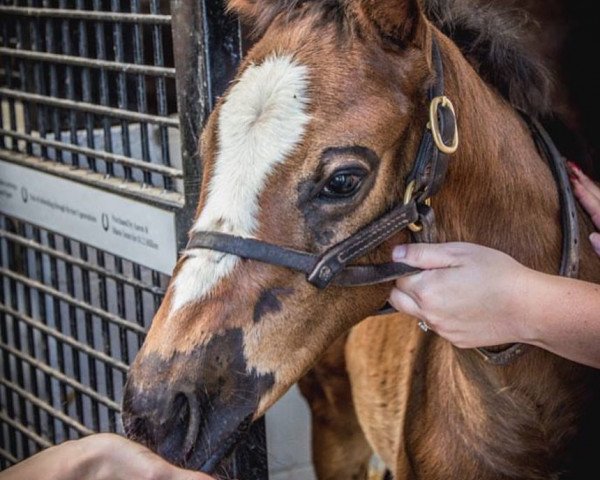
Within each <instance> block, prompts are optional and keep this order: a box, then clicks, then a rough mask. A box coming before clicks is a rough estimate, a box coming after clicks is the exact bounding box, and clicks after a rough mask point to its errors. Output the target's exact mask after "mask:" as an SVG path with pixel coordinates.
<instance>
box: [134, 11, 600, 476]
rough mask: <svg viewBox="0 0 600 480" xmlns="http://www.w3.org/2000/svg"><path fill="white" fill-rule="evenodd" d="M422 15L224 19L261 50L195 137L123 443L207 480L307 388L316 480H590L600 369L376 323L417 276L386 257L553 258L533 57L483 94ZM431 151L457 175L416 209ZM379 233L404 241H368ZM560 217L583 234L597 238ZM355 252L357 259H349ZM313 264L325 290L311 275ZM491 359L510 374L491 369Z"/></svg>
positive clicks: (477, 79)
mask: <svg viewBox="0 0 600 480" xmlns="http://www.w3.org/2000/svg"><path fill="white" fill-rule="evenodd" d="M428 3H430V2H425V6H424V5H422V4H421V3H420V2H419V1H418V0H346V1H337V0H307V1H297V0H281V1H275V0H230V1H229V4H228V6H229V8H230V10H231V11H232V12H235V13H236V14H238V15H240V16H241V17H242V18H244V19H245V20H246V21H247V22H250V23H251V24H252V25H253V26H254V29H255V32H256V35H257V38H258V40H257V41H256V43H255V44H254V46H253V47H252V49H251V50H250V51H249V52H248V54H247V55H246V57H245V59H244V60H243V62H242V63H241V65H240V68H239V71H238V74H237V76H236V78H235V80H234V81H233V82H232V84H231V86H230V88H229V89H228V91H227V92H226V93H225V94H224V95H223V97H222V98H221V99H220V100H219V102H218V103H217V105H216V107H215V109H214V111H213V112H212V114H211V115H210V117H209V119H208V121H207V123H206V125H205V127H204V128H203V131H202V136H201V142H200V149H201V155H202V158H203V159H204V171H203V181H202V188H201V192H200V194H201V195H200V200H199V204H198V209H197V215H196V219H195V221H194V224H193V226H192V228H191V230H190V245H189V246H188V248H187V249H186V250H185V251H184V252H183V254H182V255H181V257H180V259H179V260H178V263H177V265H176V267H175V269H174V271H173V276H172V279H171V282H170V285H169V288H168V290H167V293H166V295H165V297H164V300H163V302H162V303H161V305H160V308H159V309H158V311H157V313H156V315H155V317H154V319H153V322H152V324H151V328H150V330H149V332H148V334H147V337H146V339H145V341H144V343H143V345H142V348H141V350H140V352H139V353H138V355H137V356H136V358H135V361H134V362H133V364H132V366H131V369H130V372H129V375H128V378H127V382H126V385H125V392H124V397H123V424H124V428H125V431H126V433H127V435H128V436H129V437H130V438H132V439H134V440H137V441H140V442H142V443H144V444H146V445H147V446H149V447H150V448H152V449H153V450H154V451H156V452H158V453H159V454H160V455H162V456H163V457H165V458H166V459H168V460H170V461H171V462H173V463H175V464H178V465H181V466H185V467H187V468H192V469H200V470H202V471H206V472H212V471H214V470H215V469H216V467H217V466H218V465H219V463H220V462H222V461H223V460H224V459H225V458H226V457H227V455H228V454H229V453H230V451H231V449H232V448H233V447H234V446H235V443H236V442H237V441H238V440H239V438H240V436H241V435H243V432H245V431H246V430H247V427H248V425H249V423H250V422H252V421H254V420H256V419H258V418H260V417H261V416H262V415H264V414H265V412H266V411H267V410H268V409H269V407H270V406H272V405H273V404H274V403H275V402H276V401H277V400H278V399H279V398H280V397H281V396H282V395H283V394H284V393H285V392H286V391H287V390H288V389H289V388H290V387H291V386H292V385H293V384H295V383H296V382H298V381H300V386H301V388H302V391H303V392H304V393H305V394H306V395H307V399H308V400H309V403H310V405H311V410H312V413H313V428H314V432H313V435H314V436H313V438H314V441H315V443H316V444H317V447H316V449H317V450H318V449H319V448H322V449H323V450H324V452H322V454H321V455H320V456H319V455H316V456H315V464H316V470H317V474H318V477H319V478H320V479H325V478H330V479H334V478H335V479H351V478H364V475H365V472H366V468H367V467H366V465H367V463H368V461H369V459H370V457H371V455H372V454H373V453H376V454H377V455H378V456H379V457H380V458H381V459H382V461H383V462H384V463H385V465H386V466H387V468H388V469H389V470H390V472H391V474H392V475H393V477H394V478H396V479H409V478H426V479H442V478H444V479H446V478H477V479H501V478H507V479H508V478H512V479H514V478H527V479H542V478H543V479H558V478H585V473H584V472H587V471H590V470H589V469H591V468H592V467H593V465H594V463H595V462H594V448H593V446H592V445H593V444H594V442H593V438H594V437H593V435H594V433H595V431H597V429H598V427H599V426H600V419H599V418H598V414H597V413H596V411H595V409H594V408H593V406H594V404H595V405H597V404H598V403H597V402H598V392H599V390H600V389H598V385H599V383H598V381H599V378H598V371H597V370H595V369H593V368H590V367H586V366H584V365H580V364H577V363H574V362H571V361H569V360H567V359H564V358H561V357H559V356H557V355H554V354H552V353H550V352H547V351H545V350H543V349H540V348H537V347H533V346H529V347H528V348H517V349H516V350H515V349H514V347H519V345H503V346H497V347H495V348H493V349H490V350H488V351H487V353H485V355H483V354H482V351H480V350H477V349H461V348H458V347H456V346H453V345H452V344H450V343H449V342H447V341H446V340H444V339H443V338H441V337H439V336H437V335H436V334H435V333H433V332H424V331H422V330H421V329H420V328H419V326H418V324H417V321H416V320H414V319H411V318H408V317H406V316H403V315H401V314H398V313H395V314H394V313H391V314H386V315H375V314H376V313H378V312H380V311H381V308H382V307H383V306H385V304H386V301H387V298H388V297H389V293H390V291H391V288H392V287H393V278H394V275H397V274H402V273H404V274H406V273H409V271H408V270H406V269H404V270H403V267H402V265H401V264H399V265H395V264H393V265H392V264H390V263H389V262H390V258H391V251H392V248H393V246H394V245H396V244H398V243H405V242H408V241H412V240H413V239H419V238H420V239H421V240H427V238H425V237H424V231H428V232H432V231H434V230H435V232H436V234H435V241H439V242H447V241H455V240H460V241H469V242H474V243H479V244H482V245H486V246H489V247H493V248H496V249H499V250H502V251H504V252H506V253H508V254H510V255H511V256H513V257H514V258H516V259H517V260H518V261H519V262H521V263H523V264H525V265H527V266H529V267H531V268H534V269H536V270H540V271H544V272H548V273H557V272H558V271H559V264H560V263H561V258H562V259H564V256H563V255H562V244H563V237H564V236H565V235H566V233H564V232H563V229H562V226H561V222H560V221H559V219H560V217H561V213H560V212H561V211H562V210H563V209H561V200H560V197H559V193H558V192H557V187H556V184H555V178H554V176H553V174H552V172H551V169H550V168H549V166H548V163H547V159H546V158H545V156H544V155H543V154H542V152H541V150H542V149H541V148H540V146H539V144H537V143H536V141H535V140H534V137H533V136H532V134H531V132H532V125H531V121H529V120H528V117H524V116H523V114H522V113H521V112H520V110H526V111H528V112H529V114H530V115H535V114H541V113H543V111H544V109H545V108H546V107H548V105H547V103H548V102H547V98H546V93H547V87H548V85H549V82H547V81H546V80H547V78H546V76H545V73H544V70H543V68H541V67H540V66H539V65H538V64H537V63H536V62H535V61H534V60H532V59H529V58H528V57H527V56H526V55H525V56H520V57H518V58H516V59H515V58H513V60H516V61H515V63H514V64H513V65H512V70H510V71H507V72H505V74H504V75H502V74H501V70H494V71H491V72H489V73H492V75H489V76H486V75H485V71H484V70H482V69H479V70H478V69H476V68H475V67H474V65H473V64H472V63H471V62H469V60H468V59H467V58H466V57H465V54H463V52H461V50H460V49H459V47H458V46H457V44H456V43H455V42H454V41H453V40H452V39H451V38H449V37H448V36H446V35H445V34H444V33H443V32H442V31H441V30H440V29H439V28H437V27H436V25H435V24H434V23H433V22H432V21H431V20H430V19H429V18H428V16H427V14H426V13H429V12H426V10H425V8H427V7H426V5H427V4H428ZM430 16H431V15H430ZM509 47H510V45H509ZM504 58H505V57H504ZM505 66H506V65H505ZM442 78H443V86H441V83H442V82H441V80H442ZM532 79H533V80H534V81H535V83H533V84H532V83H531V80H532ZM503 85H504V86H507V85H508V86H509V87H510V88H508V90H506V91H503V89H502V86H503ZM440 89H441V90H442V92H443V95H442V96H441V97H443V99H441V100H440V98H441V97H440V96H437V97H435V98H433V99H432V98H431V93H432V92H437V93H440V92H439V90H440ZM436 98H437V99H438V100H437V101H436V102H437V103H436V102H434V100H435V99H436ZM434 103H435V105H434ZM432 105H433V107H432ZM515 107H518V108H515ZM432 112H433V113H432ZM533 121H535V120H533ZM428 124H429V126H427V125H428ZM434 131H435V133H436V134H437V135H436V136H435V138H434V143H431V142H432V140H430V141H429V143H428V145H429V147H428V148H429V150H430V151H431V152H433V153H432V155H434V157H435V158H438V159H439V158H442V156H441V155H442V153H440V152H442V151H443V156H444V157H443V158H445V159H446V160H447V161H446V162H445V163H444V162H442V163H444V165H446V167H447V170H446V171H444V172H443V175H441V177H443V182H441V183H440V184H439V185H438V187H439V188H436V189H435V192H434V193H435V194H434V195H431V196H430V197H428V198H422V200H423V202H421V203H420V204H419V209H420V210H419V212H420V213H419V212H417V211H416V209H415V208H416V206H415V202H414V200H413V199H414V197H415V196H417V195H418V194H419V192H418V191H416V190H414V188H415V185H414V184H413V186H412V187H410V188H409V186H410V185H409V184H407V182H406V181H405V180H406V179H407V177H410V176H411V175H412V173H413V172H414V163H415V158H422V156H421V155H420V154H419V152H420V151H421V147H422V145H423V138H425V136H427V138H429V137H430V136H432V135H433V133H434ZM424 132H429V133H424ZM459 139H460V140H459ZM434 144H435V148H434V147H432V145H434ZM438 150H439V151H438ZM417 163H419V162H417ZM426 166H428V165H426ZM429 166H430V165H429ZM419 172H420V173H421V174H422V175H424V176H425V177H426V178H429V179H430V182H429V184H428V185H429V186H431V178H432V177H433V175H432V172H431V171H429V170H428V169H427V168H425V169H420V170H419ZM431 192H433V190H429V191H428V192H426V193H431ZM423 196H425V195H421V197H423ZM404 200H406V201H404ZM432 212H435V229H433V228H429V227H430V226H431V225H432V222H431V221H430V220H431V213H432ZM416 213H418V214H419V215H418V217H417V218H418V219H417V220H415V214H416ZM390 216H391V217H393V220H394V222H400V223H401V224H402V226H403V227H412V228H411V230H410V231H409V230H408V229H404V228H403V229H402V230H401V231H396V230H392V231H391V232H392V234H391V236H389V237H385V238H383V237H381V235H379V233H380V227H381V225H382V223H381V221H380V220H381V219H382V218H383V219H384V220H386V219H387V220H386V223H385V226H386V227H385V228H387V225H388V224H390V222H391V220H390V218H391V217H390ZM573 216H575V217H576V225H577V227H578V228H579V229H580V230H581V237H582V238H583V237H584V235H585V234H588V233H589V232H591V231H592V229H593V226H592V225H591V222H590V221H589V219H588V218H587V217H586V216H585V214H584V213H583V212H582V211H581V210H580V209H578V210H577V212H576V214H574V215H573ZM392 223H393V222H392ZM373 225H375V226H377V228H375V229H374V228H371V227H372V226H373ZM424 227H428V228H424ZM207 232H208V233H207ZM200 235H203V237H202V238H203V240H202V241H201V242H198V241H196V242H195V240H197V239H198V238H200V237H199V236H200ZM357 237H360V239H362V240H364V239H368V240H369V242H368V243H369V245H367V246H369V248H368V249H363V248H362V247H363V246H365V245H364V242H363V244H361V248H360V249H355V250H354V251H353V252H352V254H349V251H348V249H347V248H345V247H347V246H348V241H349V239H350V240H352V241H351V242H350V244H351V246H356V245H357V244H356V242H354V241H355V240H356V238H357ZM380 237H381V238H380ZM432 237H433V235H432ZM382 238H383V239H382ZM565 238H566V237H565ZM371 240H372V241H371ZM352 242H354V243H352ZM233 243H235V249H234V248H233V247H231V245H232V244H233ZM340 246H341V247H344V248H341V250H339V251H342V252H343V253H344V254H348V257H349V258H350V259H351V262H350V263H351V264H350V265H342V266H341V267H340V268H342V270H341V277H343V278H341V280H339V278H340V277H337V278H338V280H339V281H338V282H337V283H336V281H335V280H336V279H335V278H333V276H332V271H331V269H335V268H337V267H339V265H336V264H335V262H333V263H331V260H332V259H333V260H335V258H337V257H331V256H328V253H329V252H331V250H332V248H333V249H335V248H338V247H340ZM373 246H374V247H373ZM371 247H373V248H371ZM578 248H579V249H580V268H579V270H578V273H577V276H578V278H581V279H583V280H587V281H592V282H600V259H598V258H597V256H596V255H595V254H594V252H593V251H592V249H591V246H590V245H588V244H587V242H580V244H579V245H578ZM228 249H229V250H228ZM242 250H243V251H244V252H245V253H244V254H242ZM232 252H238V253H237V254H236V253H232ZM290 258H292V260H290ZM315 258H317V259H318V260H319V261H318V262H317V264H316V265H317V266H319V267H327V268H330V267H331V268H330V270H329V271H327V269H325V268H319V269H318V270H314V271H311V270H312V268H309V269H308V270H309V271H308V272H305V271H304V270H306V268H304V267H306V266H307V265H309V264H310V267H312V266H315V263H314V262H313V260H314V259H315ZM321 259H325V260H327V261H328V262H326V263H325V264H322V263H321V262H320V260H321ZM277 262H279V264H273V263H277ZM282 265H285V266H282ZM303 269H304V270H303ZM315 272H316V274H315ZM374 272H375V273H374ZM382 272H383V273H382ZM385 272H388V273H389V272H391V273H392V275H388V276H385V275H384V274H385ZM306 273H309V274H308V276H307V275H306ZM337 273H340V272H337ZM380 274H381V275H380ZM378 275H379V276H378ZM367 277H368V278H370V279H371V280H373V279H375V280H377V281H361V279H362V280H364V279H365V278H367ZM384 277H385V278H384ZM357 279H358V280H357ZM382 279H383V280H382ZM379 280H382V281H379ZM565 321H568V319H565ZM521 347H522V346H521ZM503 352H511V355H510V357H509V361H507V362H499V363H500V364H497V363H498V362H494V361H490V359H493V358H495V357H494V355H502V354H503ZM513 353H514V354H513ZM325 455H327V457H328V459H326V458H324V457H325ZM591 471H593V470H591Z"/></svg>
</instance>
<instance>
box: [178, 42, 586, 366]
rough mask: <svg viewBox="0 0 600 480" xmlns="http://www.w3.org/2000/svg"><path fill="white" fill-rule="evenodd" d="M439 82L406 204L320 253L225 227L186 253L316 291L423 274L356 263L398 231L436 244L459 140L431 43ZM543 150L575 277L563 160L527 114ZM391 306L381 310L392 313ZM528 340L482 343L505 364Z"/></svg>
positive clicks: (573, 222) (195, 238) (432, 91)
mask: <svg viewBox="0 0 600 480" xmlns="http://www.w3.org/2000/svg"><path fill="white" fill-rule="evenodd" d="M432 60H433V65H434V70H435V80H434V83H433V85H432V86H431V87H430V88H429V90H428V94H427V96H428V100H429V104H430V107H429V122H428V124H427V128H426V129H425V131H424V133H423V136H422V138H421V142H420V144H419V149H418V151H417V155H416V158H415V162H414V165H413V169H412V171H411V172H410V173H409V175H408V176H407V178H406V185H407V187H406V189H405V195H404V201H403V202H402V204H401V205H399V206H397V207H395V208H394V209H392V210H391V211H389V212H388V213H386V214H384V215H383V216H382V217H380V218H378V219H377V220H375V221H374V222H372V223H371V224H369V225H367V226H366V227H364V228H362V229H361V230H359V231H358V232H357V233H355V234H354V235H352V236H350V237H349V238H347V239H346V240H343V241H342V242H340V243H338V244H336V245H334V246H333V247H331V248H329V249H328V250H327V251H325V252H324V253H323V254H321V255H317V254H313V253H309V252H303V251H298V250H294V249H290V248H286V247H281V246H279V245H274V244H271V243H268V242H263V241H261V240H257V239H253V238H244V237H238V236H234V235H229V234H225V233H219V232H194V233H193V234H192V235H191V237H190V240H189V243H188V245H187V250H191V249H198V248H200V249H209V250H215V251H219V252H222V253H227V254H231V255H236V256H238V257H241V258H246V259H251V260H256V261H259V262H263V263H268V264H271V265H277V266H281V267H285V268H289V269H292V270H296V271H299V272H303V273H305V274H306V275H307V281H308V282H310V283H311V284H312V285H314V286H315V287H317V288H320V289H324V288H327V287H328V286H330V285H335V286H340V287H354V286H363V285H373V284H379V283H384V282H389V281H392V280H394V279H397V278H400V277H402V276H404V275H409V274H413V273H417V272H419V271H421V270H420V269H418V268H414V267H411V266H408V265H406V264H403V263H399V262H390V263H383V264H366V265H365V264H360V265H351V263H352V262H353V261H354V260H357V259H359V258H361V257H364V256H365V255H366V254H367V253H369V252H371V251H373V250H374V249H376V248H377V247H378V246H380V245H381V244H382V243H384V242H385V241H386V240H389V239H390V238H392V237H393V236H394V235H396V234H398V233H399V232H401V231H403V230H405V229H410V231H411V232H412V236H413V239H414V240H415V241H418V242H433V241H436V230H435V217H434V212H433V210H432V208H431V206H430V200H429V199H430V198H431V197H432V196H433V195H435V194H436V193H437V192H438V191H439V189H440V188H441V186H442V184H443V181H444V178H445V176H446V171H447V168H448V155H450V154H452V153H454V152H456V150H457V148H458V143H459V136H458V126H457V122H456V114H455V111H454V106H453V105H452V102H451V101H450V100H449V99H448V98H447V97H446V96H445V95H444V74H443V64H442V57H441V54H440V50H439V46H438V44H437V41H436V40H435V39H433V42H432ZM524 118H525V121H526V122H527V123H528V125H529V127H530V129H531V131H532V134H533V137H534V139H535V141H536V144H537V146H538V149H539V150H540V152H541V153H542V154H543V155H544V156H545V157H546V158H547V159H548V161H549V164H550V168H551V170H552V173H553V174H554V177H555V180H556V182H557V184H558V186H559V195H560V203H561V214H562V226H563V232H564V234H563V256H562V261H561V269H560V274H561V275H563V276H575V275H576V274H577V271H578V258H579V251H578V237H579V232H578V223H577V215H576V207H575V200H574V197H573V193H572V191H571V187H570V183H569V178H568V174H567V171H566V168H565V164H564V161H563V159H562V157H561V156H560V154H559V153H558V150H557V149H556V147H555V145H554V144H553V143H552V140H551V139H550V137H549V135H548V134H547V133H546V131H545V130H544V129H543V127H542V126H541V125H540V124H539V122H537V121H536V120H533V119H531V118H529V117H527V116H525V115H524ZM392 311H394V310H393V309H387V310H383V309H382V310H381V311H380V312H379V313H390V312H392ZM526 347H527V345H523V344H512V345H510V346H509V347H508V348H503V349H502V350H501V351H493V350H490V349H486V348H479V349H477V351H478V352H479V353H481V354H482V355H483V356H484V358H485V359H486V360H487V361H489V362H490V363H493V364H496V365H504V364H506V363H508V362H510V361H511V360H513V359H514V358H516V357H517V356H519V355H520V354H522V353H523V352H524V351H526Z"/></svg>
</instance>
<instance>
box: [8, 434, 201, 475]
mask: <svg viewBox="0 0 600 480" xmlns="http://www.w3.org/2000/svg"><path fill="white" fill-rule="evenodd" d="M23 479H27V480H211V477H209V476H207V475H204V474H202V473H196V472H190V471H187V470H182V469H180V468H177V467H175V466H173V465H171V464H169V463H167V462H165V461H164V460H163V459H161V458H160V457H159V456H158V455H156V454H154V453H152V452H151V451H150V450H148V449H147V448H146V447H144V446H142V445H140V444H137V443H135V442H132V441H130V440H127V439H125V438H123V437H121V436H119V435H114V434H108V433H103V434H95V435H90V436H88V437H84V438H82V439H80V440H73V441H68V442H64V443H62V444H60V445H58V446H54V447H50V448H47V449H45V450H43V451H41V452H40V453H38V454H36V455H34V456H32V457H29V458H28V459H26V460H23V461H22V462H20V463H18V464H16V465H14V466H13V467H11V468H9V469H7V470H4V471H3V472H0V480H23Z"/></svg>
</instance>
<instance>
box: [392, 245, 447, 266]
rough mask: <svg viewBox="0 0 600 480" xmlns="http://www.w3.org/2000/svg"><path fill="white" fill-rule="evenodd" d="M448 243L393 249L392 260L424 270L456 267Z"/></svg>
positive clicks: (402, 246)
mask: <svg viewBox="0 0 600 480" xmlns="http://www.w3.org/2000/svg"><path fill="white" fill-rule="evenodd" d="M449 245H450V244H448V243H409V244H406V245H398V246H397V247H395V248H394V250H393V253H392V258H393V260H394V261H395V262H403V263H406V264H407V265H410V266H411V267H417V268H421V269H424V270H429V269H435V268H447V267H453V266H456V258H455V257H454V255H453V254H452V249H451V248H450V247H449Z"/></svg>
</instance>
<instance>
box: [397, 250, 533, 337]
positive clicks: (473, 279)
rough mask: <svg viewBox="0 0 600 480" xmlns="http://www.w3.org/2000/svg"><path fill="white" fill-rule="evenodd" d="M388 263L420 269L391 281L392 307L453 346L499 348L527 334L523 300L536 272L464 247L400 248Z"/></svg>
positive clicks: (508, 259)
mask: <svg viewBox="0 0 600 480" xmlns="http://www.w3.org/2000/svg"><path fill="white" fill-rule="evenodd" d="M394 260H395V261H402V262H404V263H406V264H408V265H411V266H413V267H418V268H421V269H424V271H423V272H420V273H417V274H414V275H410V276H406V277H403V278H400V279H398V280H397V281H396V288H394V289H393V290H392V293H391V295H390V303H391V304H392V306H393V307H394V308H396V309H397V310H398V311H401V312H404V313H406V314H408V315H411V316H414V317H416V318H419V319H421V320H423V321H425V322H426V323H427V325H428V326H429V327H430V328H431V329H433V330H434V331H435V332H437V333H438V334H439V335H440V336H442V337H444V338H446V339H447V340H449V341H450V342H451V343H453V344H454V345H456V346H458V347H461V348H474V347H484V346H490V345H500V344H503V343H512V342H519V341H522V339H523V338H525V337H527V336H528V335H530V332H528V331H527V329H528V328H529V327H528V326H527V325H526V323H525V321H524V319H525V318H526V317H527V312H526V309H527V306H526V305H525V304H524V302H525V300H524V299H525V298H528V297H527V295H528V292H527V289H528V285H530V283H531V281H533V279H532V275H535V274H536V273H537V272H534V271H533V270H530V269H528V268H527V267H525V266H523V265H522V264H520V263H519V262H517V261H516V260H514V259H513V258H512V257H510V256H508V255H506V254H504V253H502V252H499V251H497V250H493V249H491V248H487V247H483V246H479V245H474V244H470V243H445V244H409V245H401V246H399V247H396V249H394Z"/></svg>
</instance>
